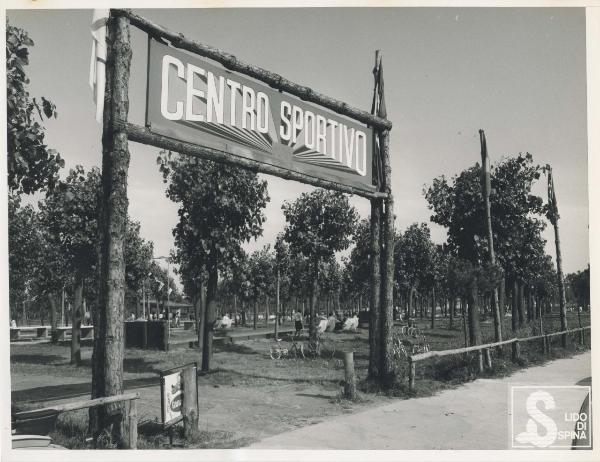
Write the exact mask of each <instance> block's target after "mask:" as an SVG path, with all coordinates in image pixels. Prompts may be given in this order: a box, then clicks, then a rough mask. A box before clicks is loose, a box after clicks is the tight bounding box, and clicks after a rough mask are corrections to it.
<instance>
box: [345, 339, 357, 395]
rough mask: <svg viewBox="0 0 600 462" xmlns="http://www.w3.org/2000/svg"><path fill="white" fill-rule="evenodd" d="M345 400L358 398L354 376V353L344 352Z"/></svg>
mask: <svg viewBox="0 0 600 462" xmlns="http://www.w3.org/2000/svg"><path fill="white" fill-rule="evenodd" d="M344 398H346V399H352V400H353V399H355V398H356V376H355V375H354V353H353V352H352V351H350V352H344Z"/></svg>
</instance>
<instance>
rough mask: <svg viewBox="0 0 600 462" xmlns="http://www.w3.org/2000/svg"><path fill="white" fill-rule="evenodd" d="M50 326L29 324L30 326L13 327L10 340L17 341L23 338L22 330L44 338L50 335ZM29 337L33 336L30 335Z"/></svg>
mask: <svg viewBox="0 0 600 462" xmlns="http://www.w3.org/2000/svg"><path fill="white" fill-rule="evenodd" d="M49 330H50V326H28V327H11V328H10V341H11V342H15V341H17V340H20V339H21V332H27V333H35V337H36V338H43V337H47V336H48V331H49ZM29 337H33V335H30V336H29Z"/></svg>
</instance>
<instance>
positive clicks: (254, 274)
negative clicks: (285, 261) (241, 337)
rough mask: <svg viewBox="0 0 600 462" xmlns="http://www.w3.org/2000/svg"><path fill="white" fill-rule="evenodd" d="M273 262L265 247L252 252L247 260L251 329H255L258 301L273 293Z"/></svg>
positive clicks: (266, 318) (267, 247) (266, 319)
mask: <svg viewBox="0 0 600 462" xmlns="http://www.w3.org/2000/svg"><path fill="white" fill-rule="evenodd" d="M274 268H275V260H274V257H273V255H272V253H271V251H270V247H269V246H268V245H266V246H265V247H263V248H262V249H261V250H256V251H254V252H252V254H251V255H250V258H249V259H248V275H247V278H248V281H249V282H250V294H251V298H252V302H253V304H254V320H253V327H254V329H256V326H257V322H258V301H259V300H260V299H261V298H263V297H266V296H268V295H270V294H271V293H272V292H273V281H274V272H273V270H274ZM268 314H269V313H268V312H266V313H265V322H268Z"/></svg>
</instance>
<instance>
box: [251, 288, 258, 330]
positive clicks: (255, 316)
mask: <svg viewBox="0 0 600 462" xmlns="http://www.w3.org/2000/svg"><path fill="white" fill-rule="evenodd" d="M257 323H258V296H257V297H256V298H255V299H254V316H253V319H252V328H253V329H254V330H256V326H257Z"/></svg>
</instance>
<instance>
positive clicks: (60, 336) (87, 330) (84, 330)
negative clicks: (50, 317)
mask: <svg viewBox="0 0 600 462" xmlns="http://www.w3.org/2000/svg"><path fill="white" fill-rule="evenodd" d="M72 330H73V327H72V326H62V327H57V328H56V339H57V340H65V338H66V334H67V332H68V333H71V332H72ZM93 333H94V326H81V327H80V328H79V335H80V338H81V339H88V338H89V339H91V338H92V337H93Z"/></svg>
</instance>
